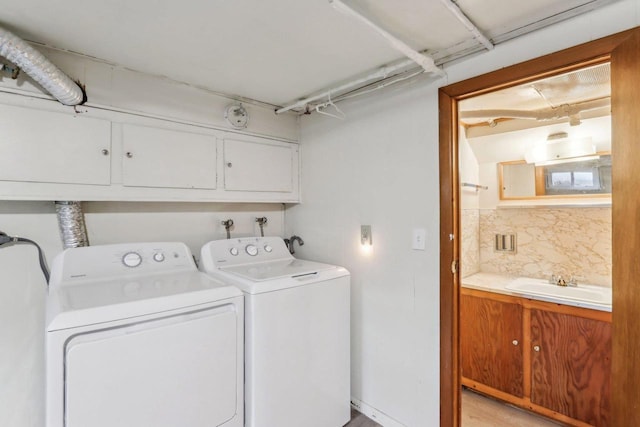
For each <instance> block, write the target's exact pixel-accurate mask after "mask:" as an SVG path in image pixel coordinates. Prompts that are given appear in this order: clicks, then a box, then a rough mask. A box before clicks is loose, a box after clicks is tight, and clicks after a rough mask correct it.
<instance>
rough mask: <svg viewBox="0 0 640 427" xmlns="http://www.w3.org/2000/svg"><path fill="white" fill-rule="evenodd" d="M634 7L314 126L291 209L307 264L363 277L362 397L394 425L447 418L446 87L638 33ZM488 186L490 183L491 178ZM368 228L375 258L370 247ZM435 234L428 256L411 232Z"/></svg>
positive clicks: (356, 371)
mask: <svg viewBox="0 0 640 427" xmlns="http://www.w3.org/2000/svg"><path fill="white" fill-rule="evenodd" d="M639 5H640V2H639V1H638V0H623V1H620V2H617V3H615V4H613V5H610V6H607V7H605V8H603V9H601V10H599V11H597V12H595V13H591V14H589V15H584V16H580V17H577V18H575V19H573V20H571V21H568V22H564V23H560V24H558V25H556V26H554V27H551V28H547V29H545V30H541V31H538V32H536V33H534V34H530V35H527V36H524V37H521V38H520V39H517V40H514V41H512V42H508V43H505V44H503V45H501V46H498V47H497V48H496V49H494V50H493V51H491V52H487V53H484V54H481V55H478V56H476V57H474V58H471V59H468V60H465V61H463V62H461V63H459V64H456V65H453V66H451V67H447V72H448V79H447V80H446V81H444V82H440V83H439V84H431V85H428V84H415V85H413V86H412V87H408V88H405V89H400V90H398V89H395V90H394V91H393V92H391V91H386V92H385V93H379V94H377V95H374V96H370V97H367V98H361V99H356V100H351V101H349V102H345V103H342V104H341V105H340V108H341V109H342V110H344V111H345V112H346V114H347V119H346V120H344V121H338V120H331V119H329V118H325V117H320V116H318V115H312V116H310V117H305V118H304V119H303V121H302V133H301V141H302V147H301V152H302V191H303V196H302V197H303V199H302V201H303V203H302V204H301V205H298V206H293V207H291V208H289V209H287V212H286V226H287V230H288V232H289V233H292V232H295V233H296V234H299V235H301V236H302V237H303V238H304V239H305V242H306V245H305V246H303V247H302V248H301V249H300V250H299V254H300V256H301V257H303V258H311V259H318V260H322V261H327V262H332V263H336V264H341V265H344V266H346V267H347V268H348V269H349V270H350V271H351V272H352V328H351V331H352V396H353V397H354V398H355V399H357V400H359V401H361V402H364V404H365V407H366V409H367V410H369V412H370V413H371V414H373V415H376V418H377V419H378V421H379V422H380V421H382V424H384V425H389V426H391V425H394V426H395V425H398V424H404V425H406V426H412V427H413V426H433V425H437V423H438V418H439V393H438V375H439V372H438V370H439V360H438V358H439V336H438V334H439V324H438V309H439V298H438V283H439V273H438V257H439V253H438V232H439V229H438V227H439V225H438V220H439V219H438V213H439V211H438V209H439V208H438V189H439V187H438V108H437V86H439V85H440V86H442V85H446V84H448V83H452V82H455V81H459V80H462V79H465V78H469V77H473V76H476V75H480V74H482V73H485V72H489V71H492V70H496V69H498V68H501V67H505V66H508V65H512V64H515V63H518V62H521V61H524V60H527V59H531V58H535V57H538V56H541V55H544V54H547V53H551V52H554V51H557V50H560V49H563V48H567V47H571V46H573V45H576V44H580V43H583V42H587V41H590V40H593V39H596V38H600V37H602V36H605V35H608V34H611V33H614V32H618V31H621V30H624V29H627V28H631V27H633V26H635V25H638V22H639V19H638V11H639ZM481 178H482V177H481ZM360 224H370V225H371V226H372V229H373V242H374V249H373V253H372V254H370V255H369V256H365V255H363V254H362V253H360V251H359V248H358V233H359V226H360ZM415 227H425V228H426V229H427V250H426V251H424V252H422V251H413V250H411V230H412V229H413V228H415Z"/></svg>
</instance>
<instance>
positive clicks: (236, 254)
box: [229, 248, 239, 256]
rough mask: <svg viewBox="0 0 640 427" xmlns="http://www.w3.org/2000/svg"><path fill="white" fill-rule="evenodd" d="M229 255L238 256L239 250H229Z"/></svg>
mask: <svg viewBox="0 0 640 427" xmlns="http://www.w3.org/2000/svg"><path fill="white" fill-rule="evenodd" d="M229 253H230V254H231V255H233V256H238V253H239V252H238V248H231V249H229Z"/></svg>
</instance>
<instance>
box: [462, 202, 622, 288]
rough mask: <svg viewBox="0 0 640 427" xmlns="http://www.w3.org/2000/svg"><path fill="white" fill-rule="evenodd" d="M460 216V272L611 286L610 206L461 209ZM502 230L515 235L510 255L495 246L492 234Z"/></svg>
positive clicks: (463, 275) (504, 232)
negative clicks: (555, 277)
mask: <svg viewBox="0 0 640 427" xmlns="http://www.w3.org/2000/svg"><path fill="white" fill-rule="evenodd" d="M473 212H477V214H474V213H473ZM475 215H477V216H478V219H476V217H475ZM461 219H462V237H463V239H462V271H461V272H462V277H465V276H467V275H469V274H473V273H476V272H478V271H482V272H486V273H501V274H508V275H514V276H526V277H534V278H541V279H544V278H548V277H549V276H550V275H551V274H561V275H563V276H565V277H567V278H568V277H569V276H571V275H573V276H575V277H577V279H578V283H590V284H595V285H601V286H611V208H609V207H598V208H533V209H531V208H511V209H480V210H468V211H467V210H463V212H462V218H461ZM476 224H478V226H476ZM476 227H477V228H476ZM507 233H515V234H516V235H517V251H516V253H515V254H510V253H501V252H495V251H494V242H495V235H496V234H507ZM474 235H475V236H478V235H479V242H477V243H476V242H475V239H474ZM476 244H477V245H478V246H479V249H478V250H476V249H475V247H476Z"/></svg>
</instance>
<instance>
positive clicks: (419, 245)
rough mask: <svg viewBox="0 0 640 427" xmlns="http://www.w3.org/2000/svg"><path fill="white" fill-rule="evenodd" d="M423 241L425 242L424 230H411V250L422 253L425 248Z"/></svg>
mask: <svg viewBox="0 0 640 427" xmlns="http://www.w3.org/2000/svg"><path fill="white" fill-rule="evenodd" d="M425 240H427V230H425V229H424V228H415V229H414V230H413V239H412V241H411V248H412V249H415V250H418V251H424V250H425V248H426V242H425Z"/></svg>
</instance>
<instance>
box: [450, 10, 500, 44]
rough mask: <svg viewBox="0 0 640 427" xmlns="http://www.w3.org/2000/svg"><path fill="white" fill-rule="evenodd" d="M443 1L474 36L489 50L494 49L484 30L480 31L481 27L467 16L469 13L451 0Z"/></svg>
mask: <svg viewBox="0 0 640 427" xmlns="http://www.w3.org/2000/svg"><path fill="white" fill-rule="evenodd" d="M441 2H442V4H443V5H444V6H445V7H446V8H447V9H449V11H450V12H451V13H453V15H454V16H455V17H456V18H458V21H460V22H461V23H462V24H463V25H464V26H465V27H466V28H467V30H469V31H471V33H472V34H473V37H475V39H476V40H478V41H479V42H480V43H482V45H483V46H484V47H485V48H487V50H492V49H493V47H494V46H493V43H491V41H490V40H489V39H488V38H486V37H485V35H484V34H482V32H480V29H479V28H478V27H476V25H475V24H474V23H473V22H471V20H469V18H467V15H465V14H464V12H463V11H462V10H461V9H460V8H459V7H458V5H457V4H455V3H454V2H452V1H450V0H441Z"/></svg>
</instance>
